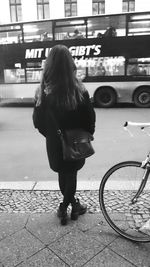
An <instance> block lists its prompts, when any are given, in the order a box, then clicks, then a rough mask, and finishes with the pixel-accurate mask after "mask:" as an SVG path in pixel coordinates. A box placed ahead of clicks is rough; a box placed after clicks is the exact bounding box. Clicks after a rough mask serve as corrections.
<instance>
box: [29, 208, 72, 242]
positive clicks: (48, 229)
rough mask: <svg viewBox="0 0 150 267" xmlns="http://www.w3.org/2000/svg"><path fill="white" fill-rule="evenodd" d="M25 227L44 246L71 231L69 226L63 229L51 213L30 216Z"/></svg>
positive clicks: (54, 214)
mask: <svg viewBox="0 0 150 267" xmlns="http://www.w3.org/2000/svg"><path fill="white" fill-rule="evenodd" d="M26 227H27V229H29V230H30V231H31V232H32V233H33V234H34V235H35V236H36V237H38V238H39V239H40V240H41V241H42V242H44V243H45V244H50V243H51V242H54V241H55V240H57V239H58V238H60V237H61V236H63V235H65V234H66V233H68V232H69V231H70V229H71V225H67V226H64V227H63V226H62V225H60V220H59V218H58V217H57V216H56V213H51V212H50V213H46V214H44V213H41V214H35V215H34V214H32V215H30V217H29V220H28V223H27V226H26Z"/></svg>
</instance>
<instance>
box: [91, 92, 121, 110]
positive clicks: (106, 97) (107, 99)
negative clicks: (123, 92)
mask: <svg viewBox="0 0 150 267" xmlns="http://www.w3.org/2000/svg"><path fill="white" fill-rule="evenodd" d="M116 98H117V97H116V93H115V92H114V91H113V89H111V88H109V87H103V88H99V89H98V90H97V91H96V94H95V97H94V100H95V104H96V106H97V107H102V108H110V107H112V106H114V104H115V103H116Z"/></svg>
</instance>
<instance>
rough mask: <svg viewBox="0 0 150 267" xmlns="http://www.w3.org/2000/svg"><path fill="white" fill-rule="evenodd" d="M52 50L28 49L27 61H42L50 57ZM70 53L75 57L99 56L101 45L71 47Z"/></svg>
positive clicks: (26, 53) (26, 52)
mask: <svg viewBox="0 0 150 267" xmlns="http://www.w3.org/2000/svg"><path fill="white" fill-rule="evenodd" d="M50 50H51V48H32V49H26V51H25V59H36V58H37V59H38V58H39V59H40V58H46V57H48V54H49V52H50ZM69 51H70V53H71V55H72V56H73V57H86V56H87V57H88V56H91V57H92V56H98V55H100V53H101V45H86V46H83V45H81V46H71V47H69Z"/></svg>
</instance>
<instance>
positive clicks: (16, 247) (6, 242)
mask: <svg viewBox="0 0 150 267" xmlns="http://www.w3.org/2000/svg"><path fill="white" fill-rule="evenodd" d="M42 248H43V244H42V243H41V242H40V241H39V240H38V239H36V238H35V237H34V236H33V235H31V234H30V233H29V232H28V231H27V230H25V229H23V230H21V231H19V232H17V233H15V234H13V235H11V236H9V237H6V238H5V239H3V240H1V241H0V259H1V262H2V264H3V265H4V266H5V267H12V266H16V265H17V264H19V263H21V262H22V261H23V260H25V259H26V258H27V257H30V256H31V255H33V254H35V253H36V252H37V251H39V250H40V249H42Z"/></svg>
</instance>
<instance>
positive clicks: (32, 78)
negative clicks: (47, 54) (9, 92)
mask: <svg viewBox="0 0 150 267" xmlns="http://www.w3.org/2000/svg"><path fill="white" fill-rule="evenodd" d="M26 74H27V82H40V80H41V75H42V70H35V69H27V72H26Z"/></svg>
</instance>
